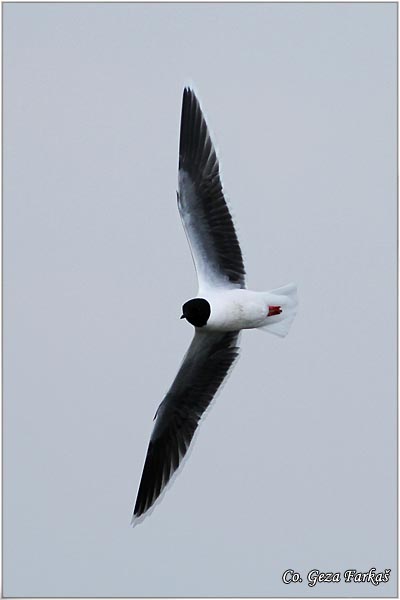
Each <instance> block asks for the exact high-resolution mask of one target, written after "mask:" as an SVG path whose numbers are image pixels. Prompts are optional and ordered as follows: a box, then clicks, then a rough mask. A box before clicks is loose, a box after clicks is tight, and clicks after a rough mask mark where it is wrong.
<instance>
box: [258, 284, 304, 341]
mask: <svg viewBox="0 0 400 600" xmlns="http://www.w3.org/2000/svg"><path fill="white" fill-rule="evenodd" d="M266 295H267V296H268V303H269V305H270V316H268V317H267V318H266V319H265V321H264V322H263V323H262V324H261V325H260V327H259V329H261V330H262V331H268V332H269V333H273V334H274V335H279V336H280V337H285V335H286V334H287V333H288V332H289V329H290V326H291V324H292V322H293V319H294V318H295V316H296V313H297V304H298V301H297V286H296V284H295V283H289V284H288V285H284V286H283V287H280V288H277V289H276V290H271V291H270V292H267V294H266ZM279 309H280V311H279Z"/></svg>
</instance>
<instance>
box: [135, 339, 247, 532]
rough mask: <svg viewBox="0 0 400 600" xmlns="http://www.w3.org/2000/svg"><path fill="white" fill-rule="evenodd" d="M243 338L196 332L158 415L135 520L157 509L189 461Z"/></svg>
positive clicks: (137, 502)
mask: <svg viewBox="0 0 400 600" xmlns="http://www.w3.org/2000/svg"><path fill="white" fill-rule="evenodd" d="M238 336H239V332H237V331H234V332H228V333H223V332H211V333H209V332H202V331H199V330H197V331H196V333H195V335H194V337H193V340H192V343H191V344H190V346H189V348H188V351H187V352H186V355H185V357H184V359H183V362H182V365H181V367H180V369H179V371H178V374H177V376H176V377H175V380H174V382H173V384H172V386H171V388H170V390H169V392H168V393H167V395H166V396H165V398H164V400H163V401H162V402H161V404H160V406H159V407H158V409H157V413H156V416H155V424H154V429H153V432H152V434H151V438H150V443H149V447H148V450H147V456H146V460H145V464H144V468H143V473H142V479H141V481H140V486H139V491H138V495H137V498H136V504H135V509H134V514H133V520H134V519H135V518H137V517H140V516H141V515H142V514H143V513H145V512H146V511H147V510H148V509H149V508H150V507H151V506H152V504H154V502H155V501H156V499H157V498H158V496H159V495H160V494H161V492H162V490H163V488H164V487H165V486H166V484H167V483H168V481H169V479H170V478H171V476H172V474H173V473H174V471H175V470H176V469H177V468H178V466H179V464H180V462H181V460H182V458H183V457H184V456H185V454H186V452H187V450H188V448H189V445H190V442H191V440H192V437H193V434H194V432H195V430H196V428H197V426H198V423H199V420H200V418H201V416H202V414H203V412H204V411H205V410H206V408H207V407H208V405H209V404H210V402H211V400H212V398H213V397H214V395H215V393H216V391H217V390H218V388H219V387H220V385H221V383H222V382H223V380H224V378H225V377H226V375H227V374H228V371H229V369H230V367H231V365H232V363H233V362H234V360H235V358H236V357H237V355H238V352H239V348H238V346H237V341H238Z"/></svg>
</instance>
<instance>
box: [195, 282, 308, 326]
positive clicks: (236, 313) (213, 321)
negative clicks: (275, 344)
mask: <svg viewBox="0 0 400 600" xmlns="http://www.w3.org/2000/svg"><path fill="white" fill-rule="evenodd" d="M197 297H199V298H204V299H206V300H207V301H208V302H209V304H210V306H211V314H210V318H209V319H208V321H207V325H205V326H204V327H202V328H201V329H203V330H205V331H207V330H209V331H238V330H240V329H256V328H263V329H264V330H265V331H269V332H270V333H274V334H276V335H279V336H282V337H283V336H285V335H286V333H287V332H288V330H289V327H290V325H291V323H292V321H293V318H294V316H295V314H296V306H297V289H296V285H295V284H289V285H286V286H284V287H282V288H279V289H276V290H272V291H270V292H255V291H251V290H247V289H237V288H232V289H228V288H214V289H208V290H207V291H205V293H204V294H202V293H201V291H199V294H198V296H197ZM271 306H279V307H282V309H283V310H282V314H279V315H274V316H268V313H269V309H270V307H271Z"/></svg>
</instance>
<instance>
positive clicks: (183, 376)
mask: <svg viewBox="0 0 400 600" xmlns="http://www.w3.org/2000/svg"><path fill="white" fill-rule="evenodd" d="M177 199H178V209H179V213H180V216H181V219H182V223H183V227H184V230H185V233H186V236H187V239H188V242H189V246H190V249H191V253H192V258H193V262H194V265H195V269H196V273H197V279H198V292H197V295H196V296H195V297H194V298H191V299H190V300H188V301H187V302H185V303H184V304H183V306H182V316H181V319H186V320H187V321H188V322H189V323H190V324H191V325H193V326H194V328H195V332H194V336H193V339H192V342H191V344H190V346H189V348H188V350H187V352H186V354H185V356H184V358H183V362H182V364H181V366H180V369H179V371H178V373H177V375H176V377H175V380H174V381H173V383H172V385H171V387H170V389H169V391H168V392H167V394H166V396H165V398H164V399H163V401H162V402H161V404H160V406H159V407H158V409H157V412H156V415H155V417H154V420H155V423H154V428H153V431H152V434H151V437H150V442H149V446H148V450H147V455H146V459H145V463H144V467H143V473H142V478H141V481H140V485H139V491H138V494H137V498H136V503H135V508H134V511H133V517H132V523H133V524H134V525H135V524H136V523H137V522H139V520H142V517H143V516H145V513H147V511H148V510H149V509H150V508H151V507H152V506H153V504H154V503H155V501H156V500H157V498H158V497H159V496H160V494H161V493H162V491H163V490H164V488H165V486H166V485H167V483H168V482H169V481H170V479H171V477H172V475H173V474H174V472H175V471H176V470H177V469H178V467H179V465H180V464H181V461H182V459H183V458H184V456H185V454H186V453H187V451H188V448H189V446H190V443H191V441H192V438H193V435H194V433H195V431H196V429H197V426H198V425H199V422H200V419H201V417H202V415H203V413H204V411H205V410H206V409H207V407H208V406H209V404H210V402H211V400H212V399H213V397H214V395H215V394H216V392H217V390H218V388H219V387H220V386H221V384H222V382H223V381H224V379H225V378H226V377H227V375H228V373H229V371H230V369H231V367H232V365H233V363H234V361H235V359H236V358H237V356H238V353H239V346H238V338H239V333H240V331H241V330H242V329H262V330H265V331H269V332H270V333H273V334H275V335H278V336H281V337H284V336H285V335H286V334H287V332H288V330H289V327H290V325H291V323H292V321H293V319H294V316H295V314H296V308H297V288H296V285H295V284H294V283H291V284H289V285H286V286H283V287H280V288H277V289H274V290H272V291H269V292H256V291H250V290H248V289H246V283H245V268H244V264H243V257H242V252H241V249H240V246H239V242H238V238H237V235H236V231H235V227H234V224H233V221H232V217H231V214H230V212H229V209H228V206H227V204H226V201H225V198H224V193H223V189H222V184H221V179H220V174H219V164H218V159H217V155H216V152H215V148H214V146H213V143H212V141H211V137H210V134H209V131H208V128H207V124H206V121H205V118H204V115H203V113H202V111H201V108H200V104H199V101H198V99H197V98H196V95H195V93H194V92H193V90H192V89H190V88H189V87H186V88H185V89H184V92H183V100H182V114H181V130H180V142H179V170H178V192H177Z"/></svg>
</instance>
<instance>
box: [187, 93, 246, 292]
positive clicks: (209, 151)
mask: <svg viewBox="0 0 400 600" xmlns="http://www.w3.org/2000/svg"><path fill="white" fill-rule="evenodd" d="M178 177H179V192H178V207H179V212H180V215H181V218H182V222H183V226H184V228H185V232H186V236H187V238H188V241H189V245H190V248H191V251H192V256H193V260H194V264H195V267H196V272H197V278H198V281H199V290H200V291H201V290H207V289H209V288H210V287H228V288H229V287H240V288H244V287H245V269H244V265H243V257H242V252H241V250H240V246H239V242H238V239H237V235H236V231H235V227H234V225H233V221H232V217H231V215H230V213H229V209H228V207H227V205H226V202H225V198H224V194H223V190H222V184H221V180H220V176H219V166H218V159H217V155H216V153H215V149H214V146H213V144H212V141H211V138H210V134H209V132H208V129H207V124H206V121H205V119H204V116H203V114H202V112H201V108H200V104H199V102H198V100H197V98H196V96H195V94H194V92H193V91H192V90H191V89H189V88H185V90H184V92H183V100H182V116H181V134H180V143H179V174H178Z"/></svg>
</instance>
